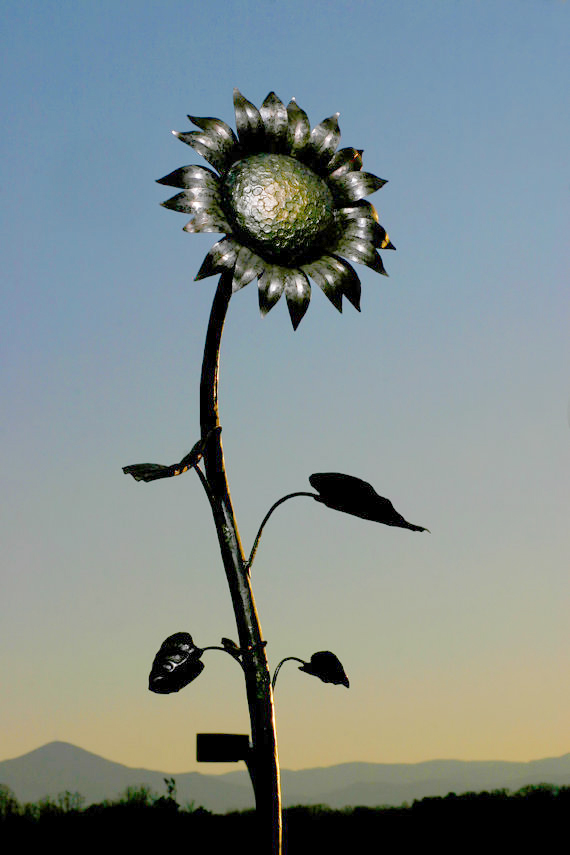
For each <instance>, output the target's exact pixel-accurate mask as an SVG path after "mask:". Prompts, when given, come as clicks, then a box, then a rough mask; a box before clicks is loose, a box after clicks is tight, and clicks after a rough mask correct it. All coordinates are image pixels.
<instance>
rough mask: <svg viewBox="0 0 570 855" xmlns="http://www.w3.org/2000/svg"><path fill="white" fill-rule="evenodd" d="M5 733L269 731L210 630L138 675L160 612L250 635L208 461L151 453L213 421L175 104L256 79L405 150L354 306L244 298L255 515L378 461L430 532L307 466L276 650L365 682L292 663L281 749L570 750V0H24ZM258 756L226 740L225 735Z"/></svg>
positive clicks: (417, 752)
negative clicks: (191, 674)
mask: <svg viewBox="0 0 570 855" xmlns="http://www.w3.org/2000/svg"><path fill="white" fill-rule="evenodd" d="M1 14H2V19H3V20H2V26H1V32H2V35H1V36H0V39H1V55H2V58H3V65H4V77H3V81H2V84H1V87H2V88H1V94H2V114H3V118H4V132H3V134H2V137H1V139H0V149H1V160H0V164H1V165H0V169H1V170H2V178H1V187H0V191H1V194H2V206H1V216H2V226H1V229H0V241H1V243H2V258H3V264H2V266H3V275H2V301H3V308H4V318H5V320H4V322H3V335H2V343H1V347H2V354H3V363H4V365H5V366H6V369H7V370H4V372H3V376H2V400H3V402H4V404H5V413H4V417H3V420H2V425H1V431H2V442H1V448H2V458H3V459H2V476H3V482H4V486H3V490H2V496H3V511H2V521H1V526H2V543H3V549H2V552H3V561H2V563H3V572H2V577H3V582H2V586H3V588H2V595H1V601H0V609H1V611H2V617H1V630H0V631H1V643H0V682H1V685H2V698H3V700H2V706H1V712H0V758H1V759H4V758H8V757H14V756H17V755H19V754H23V753H25V752H27V751H30V750H32V749H33V748H36V747H38V746H39V745H42V744H44V743H46V742H49V741H51V740H64V741H68V742H72V743H75V744H77V745H80V746H81V747H83V748H85V749H88V750H90V751H94V752H96V753H98V754H101V755H103V756H105V757H108V758H110V759H113V760H115V761H117V762H121V763H125V764H128V765H132V766H146V767H151V768H157V769H162V770H164V771H170V772H181V771H191V770H194V769H197V768H198V769H200V771H202V772H218V771H225V769H226V767H224V766H212V765H200V766H198V765H197V763H196V761H195V734H196V733H197V732H202V731H226V732H237V733H240V732H243V733H245V732H247V731H248V715H247V707H246V702H245V693H244V689H243V681H242V678H241V672H240V670H239V669H238V668H237V667H236V665H235V663H234V662H233V661H232V660H231V659H230V657H225V656H223V655H221V654H218V653H215V652H213V653H211V654H209V655H208V654H207V655H206V658H205V662H206V670H205V671H204V673H203V674H202V676H201V677H200V679H199V680H198V681H196V682H195V683H193V684H192V685H191V686H190V687H189V688H187V689H186V690H184V691H183V692H181V693H180V694H177V695H171V696H167V697H161V696H157V695H153V694H151V693H150V692H148V690H147V675H148V671H149V668H150V665H151V662H152V659H153V656H154V654H155V652H156V650H157V648H158V647H159V645H160V643H161V642H162V640H163V639H164V638H165V637H166V636H167V635H170V634H171V633H172V632H175V631H178V630H188V631H190V632H191V633H192V635H193V636H194V638H195V640H196V642H197V643H198V644H200V645H202V646H205V645H207V644H216V643H219V640H220V637H221V636H230V637H235V636H236V631H235V623H234V618H233V613H232V609H231V604H230V598H229V593H228V591H227V586H226V581H225V576H224V573H223V570H222V567H221V562H220V559H219V556H218V552H217V541H216V535H215V530H214V527H213V524H212V521H211V517H210V510H209V507H208V505H207V502H206V500H205V497H204V495H203V493H202V490H201V488H200V484H199V482H198V479H197V478H196V477H195V476H193V475H190V474H188V475H185V476H184V477H181V478H178V479H174V480H172V481H161V482H157V483H155V484H150V485H145V484H137V483H135V482H134V481H133V480H132V479H131V478H127V477H126V476H124V475H123V474H122V472H121V467H122V466H124V465H126V464H129V463H138V462H142V461H155V462H162V463H172V462H173V461H175V460H178V459H180V457H181V456H182V455H183V454H184V453H186V452H187V451H188V450H189V449H190V447H191V446H192V444H193V443H194V442H195V440H196V439H197V438H198V434H199V423H198V383H199V371H200V363H201V355H202V347H203V341H204V334H205V329H206V323H207V318H208V313H209V309H210V305H211V300H212V297H213V294H214V289H215V280H214V279H208V280H205V281H202V282H200V283H195V282H193V277H194V275H195V273H196V271H197V270H198V267H199V266H200V263H201V261H202V258H203V256H204V255H205V254H206V252H207V251H208V249H209V247H210V246H211V244H212V243H213V242H214V240H217V239H218V238H216V237H215V236H213V235H200V236H189V235H187V234H185V233H184V232H183V231H182V226H183V225H184V223H185V219H184V218H183V217H182V216H181V215H179V214H175V213H173V212H171V211H167V210H164V209H162V208H160V207H159V202H160V201H162V200H164V199H165V198H168V195H169V193H168V189H167V188H164V187H160V186H159V185H156V184H155V183H154V179H156V178H158V177H160V176H162V175H164V174H166V173H168V172H170V171H172V170H173V169H175V168H176V167H178V166H181V165H183V164H186V163H202V164H203V163H204V162H203V161H202V160H201V159H200V158H199V157H198V156H197V155H195V154H194V153H193V152H192V150H191V149H189V148H187V147H185V146H182V145H181V144H180V143H179V142H178V141H177V140H176V139H174V138H173V137H172V135H171V133H170V131H171V129H172V128H175V129H177V130H188V129H189V123H188V120H187V119H186V114H187V113H192V114H194V115H198V116H204V115H206V116H208V115H210V116H212V115H213V116H219V117H220V118H223V119H224V120H225V121H227V122H228V123H230V124H231V125H232V126H235V124H234V115H233V105H232V88H233V87H234V86H238V87H239V88H240V89H241V91H242V92H243V93H244V94H245V95H246V97H247V98H249V99H250V100H251V101H253V102H254V103H255V104H257V105H259V104H260V103H261V101H262V100H263V99H264V97H265V96H266V95H267V93H268V92H269V91H270V90H275V92H276V93H277V94H278V95H279V97H280V98H281V99H282V100H284V101H285V102H287V101H288V100H289V99H290V98H291V97H292V96H295V97H296V98H297V100H298V102H299V104H300V105H301V106H302V107H303V108H304V109H305V110H306V111H307V113H308V114H309V117H310V119H311V121H312V123H313V124H317V123H318V122H320V121H321V120H322V119H323V118H325V117H327V116H330V115H331V114H332V113H334V112H336V111H337V110H338V111H340V120H339V121H340V127H341V131H342V142H341V145H344V146H354V147H356V148H363V149H364V150H365V151H364V168H365V169H367V170H369V171H371V172H373V173H375V174H377V175H380V176H382V177H383V178H387V179H389V183H388V185H387V186H386V187H385V188H383V189H382V190H381V191H379V192H378V193H377V194H376V195H375V196H373V197H371V201H373V202H374V204H375V205H376V207H377V208H378V210H379V214H380V222H381V223H382V224H383V225H384V226H385V227H386V228H387V229H388V231H389V233H390V236H391V238H392V240H393V241H394V243H395V244H396V246H397V248H398V251H397V252H396V253H384V260H385V263H386V267H387V269H388V271H389V273H390V278H389V279H385V278H384V277H379V276H377V275H376V274H375V273H373V272H372V271H370V270H368V269H367V268H364V267H359V268H358V271H359V273H360V276H361V280H362V286H363V289H362V290H363V295H362V313H361V314H358V313H357V312H355V311H354V310H353V309H352V307H351V306H350V305H348V304H347V306H346V309H345V311H344V313H343V314H342V315H340V314H338V313H337V312H336V311H335V310H334V308H333V307H332V306H331V304H330V303H329V302H328V301H327V300H326V299H325V297H324V296H323V295H322V294H321V293H320V292H319V289H318V288H317V287H316V286H314V287H313V297H312V300H311V305H310V307H309V311H308V313H307V315H306V316H305V318H304V320H303V322H302V324H301V325H300V327H299V329H298V330H297V332H295V333H294V332H293V330H292V328H291V325H290V322H289V317H288V313H287V311H286V306H285V301H284V300H281V301H280V303H279V304H278V305H277V306H276V308H275V309H273V311H272V312H271V313H270V314H269V315H268V316H267V317H266V318H265V319H263V320H262V319H261V318H260V317H259V310H258V304H257V293H256V285H254V284H252V285H250V286H248V287H246V288H244V289H243V290H242V291H241V292H239V293H238V294H237V295H236V297H235V298H234V300H233V301H232V305H231V306H230V312H229V317H228V322H227V327H226V330H225V334H224V341H223V348H222V367H221V388H220V396H221V418H222V425H223V431H224V448H225V451H226V455H227V466H228V474H229V480H230V486H231V490H232V496H233V499H234V503H235V508H236V514H237V518H238V522H239V524H240V530H241V535H242V539H243V541H244V545H245V546H246V548H248V547H249V546H250V545H251V543H252V540H253V538H254V536H255V532H256V530H257V526H258V524H259V522H260V521H261V519H262V517H263V515H264V514H265V512H266V510H267V508H268V507H269V505H270V504H271V503H272V502H273V501H275V500H276V499H277V498H279V497H280V496H282V495H284V494H285V493H288V492H291V491H294V490H304V489H308V486H309V485H308V481H307V478H308V476H309V475H310V474H311V473H312V472H319V471H321V472H323V471H324V472H326V471H341V472H347V473H349V474H352V475H356V476H358V477H361V478H364V479H366V480H368V481H370V482H371V483H372V484H373V485H374V487H375V488H376V490H377V491H378V492H379V493H380V494H381V495H384V496H387V497H389V498H390V499H391V500H392V501H393V502H394V504H395V506H396V508H397V509H398V510H399V511H401V513H402V514H404V516H405V517H406V518H407V519H409V520H411V521H412V522H414V523H417V524H420V525H424V526H427V527H428V528H429V529H430V530H431V532H432V533H431V534H416V533H412V532H409V531H405V530H400V529H392V528H387V527H384V526H380V525H377V524H373V523H367V522H365V521H363V520H359V519H355V518H352V517H349V516H347V515H345V514H340V513H335V512H334V511H331V510H328V509H326V508H324V507H323V506H321V505H318V504H317V503H314V502H309V501H308V500H307V499H299V500H296V501H294V502H293V501H292V502H289V503H287V504H285V505H284V506H283V507H282V508H281V509H280V510H279V511H278V512H277V513H276V515H275V516H274V517H273V518H272V520H271V522H270V523H269V525H268V528H267V530H266V534H265V536H264V538H263V540H262V542H261V546H260V549H259V552H258V555H257V560H256V564H255V566H254V570H253V584H254V591H255V595H256V598H257V603H258V608H259V612H260V617H261V622H262V626H263V631H264V634H265V637H266V638H267V639H268V647H267V651H268V656H269V658H270V661H271V664H272V666H273V667H274V666H275V665H276V664H277V662H278V661H279V660H280V659H281V658H283V657H284V656H287V655H296V656H300V657H303V658H308V657H309V656H310V654H311V653H312V652H314V651H316V650H323V649H330V650H333V651H335V652H336V654H337V655H338V656H339V658H340V659H341V661H342V662H343V664H344V666H345V669H346V671H347V673H348V675H349V677H350V681H351V688H350V691H346V689H344V688H342V687H333V686H330V685H324V684H323V683H321V682H319V681H318V680H315V679H312V678H309V677H308V676H307V675H305V674H303V673H301V672H299V671H298V670H297V669H296V667H295V665H294V663H289V664H288V665H286V666H285V667H284V668H283V670H282V671H281V672H280V677H279V682H278V685H277V693H276V706H277V726H278V735H279V745H280V755H281V763H282V766H283V767H284V768H304V767H311V766H317V765H321V766H326V765H332V764H335V763H341V762H345V761H353V760H366V761H372V762H415V761H420V760H427V759H433V758H460V759H505V760H529V759H533V758H538V757H545V756H558V755H561V754H564V753H566V752H568V751H570V739H569V735H568V721H569V718H570V682H569V680H568V674H569V673H570V662H569V659H570V656H569V647H568V614H569V606H570V589H569V584H568V565H569V562H568V556H569V547H570V534H569V526H568V511H569V504H570V503H569V498H570V490H569V463H570V428H569V414H568V409H569V395H570V377H569V365H570V362H569V355H570V354H569V347H568V343H569V335H568V333H569V329H568V318H569V314H568V309H569V298H568V293H569V292H568V278H567V270H568V252H567V249H566V247H567V235H568V205H567V203H568V190H569V183H568V173H567V166H568V161H567V155H568V139H569V138H570V127H569V124H570V123H569V121H568V110H567V107H568V79H569V76H568V35H569V23H570V21H569V15H570V6H569V4H568V3H564V2H560V0H501V2H500V3H497V2H496V0H479V2H475V0H472V2H468V0H464V2H453V0H438V2H436V0H432V2H428V0H426V2H421V3H420V2H417V0H414V2H412V0H393V2H382V0H370V2H369V0H360V2H358V0H357V1H356V2H351V3H349V2H341V0H327V2H323V0H318V2H317V0H315V2H312V3H307V2H305V0H289V2H286V3H285V2H278V0H240V2H239V3H237V2H235V3H232V2H225V3H219V4H217V5H215V6H212V7H209V8H208V9H206V8H205V7H204V4H203V3H197V2H190V1H189V0H186V2H182V0H162V2H160V3H159V2H148V0H147V2H144V0H143V2H141V0H121V2H120V3H117V2H110V0H99V2H97V3H94V2H85V0H83V2H81V0H73V2H70V0H60V2H58V3H57V4H54V3H48V2H40V0H27V2H24V3H23V2H21V0H4V2H3V3H2V12H1ZM232 768H233V767H232Z"/></svg>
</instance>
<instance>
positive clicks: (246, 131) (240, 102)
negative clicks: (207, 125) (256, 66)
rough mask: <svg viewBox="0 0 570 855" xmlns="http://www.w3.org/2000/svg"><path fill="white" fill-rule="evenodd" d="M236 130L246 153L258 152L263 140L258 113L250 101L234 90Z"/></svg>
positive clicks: (261, 125)
mask: <svg viewBox="0 0 570 855" xmlns="http://www.w3.org/2000/svg"><path fill="white" fill-rule="evenodd" d="M234 109H235V114H236V128H237V131H238V136H239V139H240V142H241V144H242V146H243V148H244V149H247V151H258V150H259V149H260V148H261V147H262V146H263V142H264V140H265V127H264V124H263V119H262V118H261V115H260V112H259V110H258V109H257V107H256V106H254V104H252V103H251V101H248V100H247V98H244V97H243V95H242V94H241V92H240V91H239V89H234Z"/></svg>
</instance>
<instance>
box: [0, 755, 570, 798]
mask: <svg viewBox="0 0 570 855" xmlns="http://www.w3.org/2000/svg"><path fill="white" fill-rule="evenodd" d="M206 768H207V767H206ZM281 776H282V786H283V802H284V804H285V806H291V805H296V804H303V805H308V804H327V805H329V806H330V807H333V808H341V807H346V806H349V805H352V806H353V805H368V806H371V807H376V806H378V805H400V804H402V803H403V802H405V801H406V802H412V801H413V800H414V799H421V798H424V797H425V796H437V795H441V796H445V795H447V793H449V792H455V793H458V794H459V793H464V792H468V791H473V792H479V791H481V790H494V789H501V788H505V789H508V790H511V791H516V790H518V789H520V788H521V787H523V786H525V785H527V784H539V783H550V784H556V785H558V786H570V754H565V755H564V756H562V757H555V758H547V759H543V760H532V761H530V762H528V763H517V762H506V761H464V760H429V761H426V762H423V763H393V764H386V763H342V764H340V765H337V766H328V767H323V768H316V769H302V770H299V771H290V770H287V769H284V770H282V773H281ZM166 777H174V778H175V779H176V787H177V800H178V802H179V803H180V804H181V805H184V804H186V803H187V802H189V801H194V802H195V805H196V806H199V805H202V806H203V807H205V808H207V809H208V810H211V811H214V812H216V813H225V812H227V811H229V810H245V809H246V808H252V807H253V806H254V801H253V792H252V788H251V784H250V781H249V777H248V774H247V772H246V771H245V769H240V770H237V771H235V772H228V773H226V774H222V775H207V774H202V773H200V772H185V773H178V774H176V773H172V772H169V771H156V770H151V769H144V768H132V767H130V766H123V765H122V764H120V763H113V762H112V761H111V760H106V759H104V758H103V757H99V756H98V755H97V754H93V753H91V752H89V751H85V750H84V749H83V748H78V747H77V746H75V745H71V744H69V743H67V742H50V743H49V744H47V745H43V746H42V747H41V748H37V749H35V750H34V751H30V752H29V753H28V754H23V755H22V756H21V757H16V758H14V759H12V760H4V761H2V762H0V784H6V785H7V786H9V787H10V789H11V790H13V792H14V794H15V796H16V798H17V799H18V801H19V802H21V803H23V802H28V801H30V802H34V801H38V800H39V799H41V798H43V797H44V796H47V795H49V796H52V797H55V796H57V794H58V793H60V792H63V791H65V790H69V791H70V792H79V793H81V795H82V796H84V797H85V804H86V805H89V804H92V803H94V802H101V801H103V800H104V799H113V798H116V797H117V796H119V795H120V794H121V793H122V792H124V790H125V789H126V788H127V787H137V786H140V785H142V784H146V785H148V786H150V787H151V789H152V790H154V791H155V792H156V793H157V794H159V795H164V792H165V785H164V778H166Z"/></svg>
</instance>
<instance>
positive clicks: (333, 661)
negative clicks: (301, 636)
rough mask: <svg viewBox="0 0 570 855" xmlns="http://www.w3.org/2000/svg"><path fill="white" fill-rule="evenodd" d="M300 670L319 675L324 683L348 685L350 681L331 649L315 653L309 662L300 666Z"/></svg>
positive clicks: (314, 675)
mask: <svg viewBox="0 0 570 855" xmlns="http://www.w3.org/2000/svg"><path fill="white" fill-rule="evenodd" d="M299 671H304V672H305V674H311V675H312V676H313V677H318V678H319V680H322V681H323V683H333V684H334V685H335V686H346V688H347V689H348V688H349V686H350V683H349V682H348V677H347V676H346V673H345V671H344V668H343V667H342V665H341V663H340V660H339V659H338V658H337V657H336V656H335V655H334V653H331V651H330V650H321V651H319V652H318V653H313V655H312V656H311V659H310V661H309V662H305V663H304V665H300V666H299Z"/></svg>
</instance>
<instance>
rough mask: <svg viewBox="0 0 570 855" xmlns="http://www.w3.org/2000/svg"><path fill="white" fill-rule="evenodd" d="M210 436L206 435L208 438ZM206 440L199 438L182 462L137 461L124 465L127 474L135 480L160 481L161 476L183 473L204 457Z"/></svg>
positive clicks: (167, 476)
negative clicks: (164, 464) (169, 463)
mask: <svg viewBox="0 0 570 855" xmlns="http://www.w3.org/2000/svg"><path fill="white" fill-rule="evenodd" d="M208 438H209V434H208V437H206V440H207V439H208ZM206 440H203V439H199V440H198V442H196V443H195V444H194V445H193V447H192V450H191V451H189V452H188V454H186V455H185V456H184V457H183V458H182V460H181V461H180V463H173V464H172V466H163V465H162V464H161V463H136V464H134V465H133V466H123V472H124V473H125V475H132V476H133V478H134V479H135V481H145V482H146V483H148V482H150V481H158V480H159V479H160V478H172V477H174V476H175V475H183V474H184V472H188V470H189V469H191V468H192V467H194V466H196V465H197V464H198V463H199V462H200V460H201V459H202V455H203V453H204V446H205V444H206Z"/></svg>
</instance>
